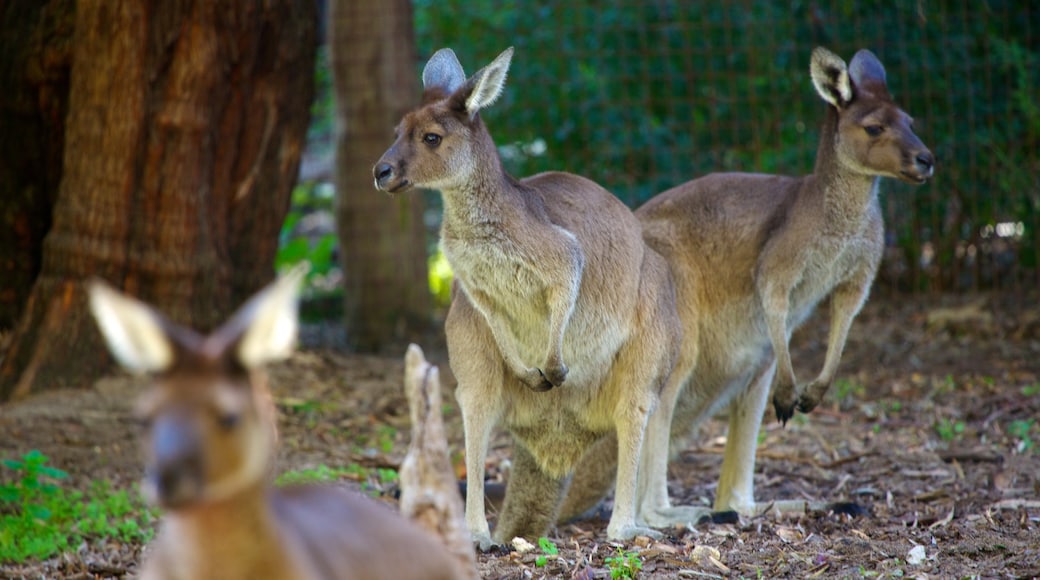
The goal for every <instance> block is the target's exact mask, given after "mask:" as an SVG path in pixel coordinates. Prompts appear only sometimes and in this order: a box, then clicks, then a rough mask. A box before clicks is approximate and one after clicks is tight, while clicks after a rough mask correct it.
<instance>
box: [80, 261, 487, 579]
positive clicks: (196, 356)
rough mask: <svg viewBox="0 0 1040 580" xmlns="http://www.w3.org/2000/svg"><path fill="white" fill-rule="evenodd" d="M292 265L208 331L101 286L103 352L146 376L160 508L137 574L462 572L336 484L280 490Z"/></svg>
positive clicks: (149, 486) (143, 403) (291, 338)
mask: <svg viewBox="0 0 1040 580" xmlns="http://www.w3.org/2000/svg"><path fill="white" fill-rule="evenodd" d="M304 271H305V270H302V269H297V270H295V271H293V272H292V273H291V274H290V275H288V276H286V277H283V278H281V279H279V280H277V281H276V282H274V283H273V284H272V285H270V286H268V287H267V288H266V289H264V290H263V291H261V292H260V293H259V294H257V295H256V296H255V297H253V298H252V299H251V300H250V301H249V302H248V303H246V304H245V306H243V307H242V308H241V309H240V310H239V311H238V312H237V313H236V314H235V315H234V316H233V317H232V318H231V319H230V320H229V321H228V322H226V323H225V324H224V325H223V326H221V327H220V328H218V329H217V330H215V331H214V332H213V333H212V334H210V335H209V336H202V335H200V334H197V333H195V332H194V331H192V330H189V329H187V328H184V327H181V326H178V325H176V324H174V323H172V322H170V321H169V320H167V319H166V318H165V317H164V316H162V315H161V314H160V313H158V312H157V311H155V310H154V309H152V308H151V307H150V306H148V305H146V304H144V303H141V302H139V301H137V300H135V299H133V298H130V297H127V296H124V295H122V294H121V293H119V292H118V291H116V290H114V289H113V288H111V287H110V286H108V285H107V284H105V283H103V282H100V281H93V282H91V283H90V284H89V286H88V291H89V297H90V306H91V309H92V311H93V313H94V316H95V317H96V318H97V321H98V324H99V326H100V328H101V331H102V334H103V335H104V337H105V339H106V341H107V343H108V346H109V349H110V350H111V351H112V354H113V355H114V356H115V358H116V359H117V360H118V361H119V362H120V363H121V364H122V365H123V366H124V367H126V368H127V369H128V370H130V371H134V372H140V373H150V374H151V375H152V384H151V386H150V387H149V388H148V390H147V391H146V392H145V393H144V394H143V395H142V397H141V398H140V400H139V401H138V403H137V407H136V410H135V413H136V415H137V417H138V418H139V419H140V421H141V423H142V425H143V428H144V437H143V442H142V443H143V444H142V447H143V451H144V457H145V480H144V484H143V488H144V490H145V494H146V495H147V496H148V497H149V498H150V499H151V500H152V501H153V502H154V503H156V504H158V505H159V506H160V507H162V508H163V509H164V510H165V511H166V514H165V516H164V517H163V521H162V523H161V526H160V530H159V535H158V538H157V539H156V540H155V542H154V543H153V544H152V545H151V546H150V547H149V549H148V551H147V552H146V559H145V562H144V565H143V568H142V573H141V578H144V579H146V580H175V579H185V580H187V579H192V580H197V579H207V578H212V579H214V580H216V579H220V580H236V579H243V580H244V579H253V578H265V579H279V580H280V579H299V580H311V579H332V578H352V579H377V578H414V579H419V578H422V579H426V578H442V579H449V578H464V577H472V574H466V573H463V571H462V569H461V568H460V567H459V565H458V564H457V563H456V561H455V560H454V559H453V558H452V557H451V556H450V555H449V554H448V552H447V551H446V549H445V547H444V546H443V545H442V544H441V543H440V542H439V541H438V540H437V539H435V538H433V537H432V536H430V535H428V534H426V533H425V532H423V531H422V530H420V529H419V528H418V527H416V526H415V525H413V524H412V523H410V522H408V521H407V520H405V519H404V518H402V517H400V516H399V515H398V514H395V513H394V512H392V511H390V510H389V509H387V508H385V507H383V506H380V505H378V504H376V503H375V502H373V501H372V500H370V499H368V498H366V497H363V496H361V495H360V494H354V493H350V492H348V491H347V490H344V489H341V488H337V487H334V486H330V485H302V486H290V487H278V488H275V487H273V486H272V485H271V482H270V478H269V475H270V473H269V472H270V467H271V461H272V457H273V453H274V447H275V440H276V434H275V417H274V414H275V410H274V406H273V404H272V402H271V400H270V395H269V392H268V390H267V384H266V375H265V373H264V371H263V368H262V367H263V366H264V365H265V364H266V363H268V362H270V361H274V360H278V359H282V358H285V357H287V356H288V355H289V354H290V353H291V351H292V348H293V344H294V342H295V340H296V330H297V319H296V301H297V298H296V295H297V287H298V286H299V282H300V279H301V278H302V275H303V272H304Z"/></svg>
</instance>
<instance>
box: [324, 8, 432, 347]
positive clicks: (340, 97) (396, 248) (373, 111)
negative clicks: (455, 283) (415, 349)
mask: <svg viewBox="0 0 1040 580" xmlns="http://www.w3.org/2000/svg"><path fill="white" fill-rule="evenodd" d="M331 2H332V5H331V9H330V18H329V22H330V26H331V30H330V31H329V39H330V49H331V62H332V72H333V83H334V87H335V93H336V115H337V119H338V122H337V135H336V193H337V197H336V199H337V207H336V218H337V219H336V221H337V229H338V233H339V240H340V256H341V260H342V264H343V272H344V290H345V294H346V298H345V300H346V303H345V312H346V325H347V335H348V337H349V340H350V341H351V342H352V344H353V345H354V346H355V347H356V348H358V349H360V350H363V351H377V350H380V349H382V348H384V347H387V346H390V345H393V344H395V343H399V342H400V340H401V339H403V338H409V339H413V338H414V337H415V336H417V335H418V334H419V333H421V332H422V331H425V330H427V329H428V326H429V321H430V306H431V300H430V293H429V284H428V281H427V278H426V235H425V231H424V226H423V221H422V215H423V202H422V197H421V195H420V194H419V193H418V192H413V193H409V194H406V195H402V196H398V197H395V198H390V197H387V196H386V195H384V194H381V193H379V192H377V191H376V189H375V187H374V186H373V184H372V166H373V165H374V164H375V162H376V160H378V159H379V157H380V156H381V155H382V154H383V151H384V150H386V148H387V147H388V146H389V145H390V143H391V142H392V141H393V127H394V125H396V124H397V122H398V121H399V120H400V118H401V116H402V115H403V114H404V113H405V112H406V111H408V110H409V109H410V108H412V107H413V106H414V105H415V104H416V103H418V101H419V86H418V76H419V71H418V68H417V66H416V62H417V59H416V50H415V39H414V35H413V30H412V7H411V2H410V1H409V0H331Z"/></svg>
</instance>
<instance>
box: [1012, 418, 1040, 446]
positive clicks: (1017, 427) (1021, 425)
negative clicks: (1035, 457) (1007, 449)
mask: <svg viewBox="0 0 1040 580" xmlns="http://www.w3.org/2000/svg"><path fill="white" fill-rule="evenodd" d="M1035 426H1036V419H1016V420H1014V421H1012V422H1010V423H1008V426H1007V429H1006V430H1007V434H1008V435H1010V436H1012V437H1014V438H1015V439H1018V445H1017V446H1016V447H1017V449H1018V452H1019V453H1029V452H1031V451H1032V450H1033V447H1034V446H1035V444H1034V442H1033V428H1034V427H1035Z"/></svg>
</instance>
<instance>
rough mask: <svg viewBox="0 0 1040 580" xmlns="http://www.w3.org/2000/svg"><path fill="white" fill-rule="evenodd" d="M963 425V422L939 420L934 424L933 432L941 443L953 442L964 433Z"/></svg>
mask: <svg viewBox="0 0 1040 580" xmlns="http://www.w3.org/2000/svg"><path fill="white" fill-rule="evenodd" d="M964 429H965V424H964V421H951V420H949V419H945V418H944V419H940V420H939V421H938V422H936V423H935V432H936V433H937V434H938V435H939V438H940V439H942V440H943V441H953V440H954V439H959V438H960V436H961V435H962V434H963V433H964Z"/></svg>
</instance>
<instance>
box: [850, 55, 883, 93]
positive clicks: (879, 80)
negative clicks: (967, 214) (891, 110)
mask: <svg viewBox="0 0 1040 580" xmlns="http://www.w3.org/2000/svg"><path fill="white" fill-rule="evenodd" d="M849 78H851V79H852V84H854V85H855V86H856V87H857V88H862V87H866V86H868V85H881V86H883V87H887V86H888V81H887V80H886V79H885V66H884V65H883V64H881V61H880V60H878V57H877V56H875V55H874V53H873V52H870V51H869V50H867V49H865V48H864V49H862V50H860V51H859V52H857V53H856V55H855V56H853V57H852V61H851V62H849Z"/></svg>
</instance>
